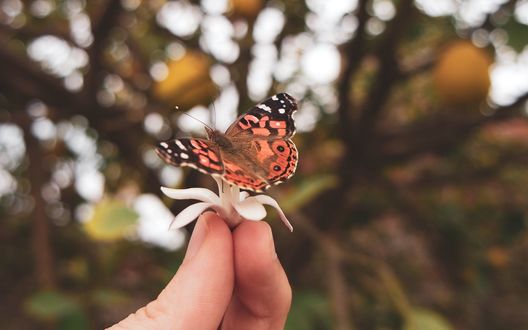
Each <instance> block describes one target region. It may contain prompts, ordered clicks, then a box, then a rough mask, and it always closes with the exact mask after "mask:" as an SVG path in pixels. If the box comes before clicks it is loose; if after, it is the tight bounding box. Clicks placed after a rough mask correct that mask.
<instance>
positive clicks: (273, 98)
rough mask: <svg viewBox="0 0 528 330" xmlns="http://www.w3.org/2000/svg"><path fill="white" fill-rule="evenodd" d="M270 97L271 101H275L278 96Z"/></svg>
mask: <svg viewBox="0 0 528 330" xmlns="http://www.w3.org/2000/svg"><path fill="white" fill-rule="evenodd" d="M271 99H272V100H273V101H277V100H278V99H279V98H278V97H277V95H273V96H272V97H271Z"/></svg>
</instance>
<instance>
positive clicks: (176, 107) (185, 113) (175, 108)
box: [174, 105, 214, 131]
mask: <svg viewBox="0 0 528 330" xmlns="http://www.w3.org/2000/svg"><path fill="white" fill-rule="evenodd" d="M174 110H177V111H179V110H180V108H179V107H178V106H177V105H176V106H174ZM182 114H184V115H186V116H189V117H191V118H192V119H194V120H196V121H199V122H200V123H202V124H203V125H204V126H205V127H207V128H209V129H210V130H213V129H212V128H211V126H209V125H207V124H206V123H205V122H203V121H202V120H200V119H198V118H196V117H194V116H193V115H191V114H188V113H187V112H182ZM213 131H214V130H213Z"/></svg>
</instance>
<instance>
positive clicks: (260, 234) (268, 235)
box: [233, 221, 291, 317]
mask: <svg viewBox="0 0 528 330" xmlns="http://www.w3.org/2000/svg"><path fill="white" fill-rule="evenodd" d="M233 244H234V246H233V249H234V255H235V260H234V261H235V275H236V286H237V290H238V295H239V296H240V298H241V300H242V302H243V303H244V304H245V305H246V306H247V307H248V308H249V309H250V310H252V311H253V312H254V313H255V314H256V315H260V316H271V317H275V316H276V315H278V316H279V317H282V316H284V315H286V314H287V312H288V310H289V307H290V303H291V287H290V285H289V282H288V278H287V277H286V273H285V272H284V269H283V268H282V266H281V264H280V262H279V260H278V258H277V254H276V252H275V244H274V241H273V234H272V231H271V228H270V226H269V224H267V223H266V222H263V221H260V222H251V221H243V222H242V223H241V224H240V225H239V226H238V227H237V228H236V229H235V231H234V233H233Z"/></svg>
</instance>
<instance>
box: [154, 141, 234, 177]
mask: <svg viewBox="0 0 528 330" xmlns="http://www.w3.org/2000/svg"><path fill="white" fill-rule="evenodd" d="M156 153H157V154H158V155H159V156H160V157H161V158H162V159H163V160H164V161H165V162H167V163H169V164H171V165H175V166H189V167H193V168H196V169H197V170H199V171H201V172H204V173H209V174H223V173H224V166H223V162H222V159H221V158H220V155H219V153H218V151H217V148H216V147H215V145H214V144H213V143H212V141H209V140H203V139H193V138H191V139H175V140H169V141H164V142H161V143H159V144H158V146H157V148H156Z"/></svg>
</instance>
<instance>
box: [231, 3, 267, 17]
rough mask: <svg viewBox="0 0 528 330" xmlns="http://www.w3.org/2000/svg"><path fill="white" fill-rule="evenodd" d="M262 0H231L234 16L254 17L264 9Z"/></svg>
mask: <svg viewBox="0 0 528 330" xmlns="http://www.w3.org/2000/svg"><path fill="white" fill-rule="evenodd" d="M263 5H264V2H263V1H262V0H230V1H229V8H230V9H231V10H230V11H231V15H232V16H233V17H244V18H247V19H254V18H256V17H257V15H258V14H259V12H260V10H261V9H262V7H263Z"/></svg>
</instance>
